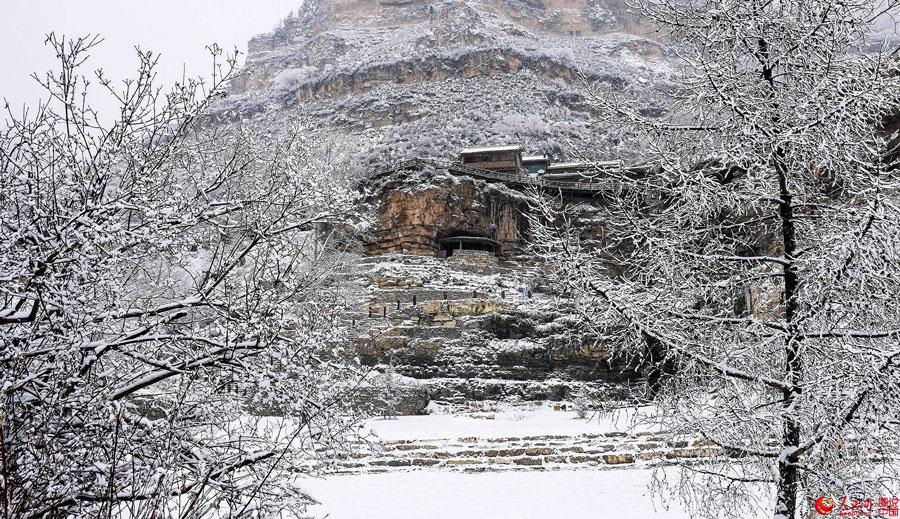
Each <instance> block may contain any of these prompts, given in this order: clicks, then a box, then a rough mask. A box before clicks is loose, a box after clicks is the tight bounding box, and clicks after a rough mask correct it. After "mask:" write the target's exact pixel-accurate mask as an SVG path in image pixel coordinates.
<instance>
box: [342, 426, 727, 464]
mask: <svg viewBox="0 0 900 519" xmlns="http://www.w3.org/2000/svg"><path fill="white" fill-rule="evenodd" d="M719 454H721V451H719V450H718V449H716V448H715V447H711V446H710V445H709V443H707V442H704V441H702V440H677V441H673V440H668V439H666V437H665V436H664V435H660V434H651V433H643V434H640V433H639V434H635V435H628V434H625V433H606V434H582V435H577V436H554V435H548V436H526V437H521V438H475V437H470V438H457V439H433V440H393V441H385V442H384V443H383V444H382V446H381V447H380V449H374V450H373V449H369V450H367V449H366V448H362V447H361V448H360V449H359V450H357V451H356V452H354V453H353V454H352V455H351V458H350V459H348V460H346V461H344V462H341V463H340V464H339V465H338V468H337V469H336V470H335V472H337V473H371V472H390V471H397V470H403V471H405V470H410V469H432V470H465V471H488V470H553V469H555V468H579V467H581V468H588V467H607V468H614V467H620V466H628V465H634V464H658V463H671V462H672V461H673V460H675V459H696V458H709V457H712V456H716V455H719Z"/></svg>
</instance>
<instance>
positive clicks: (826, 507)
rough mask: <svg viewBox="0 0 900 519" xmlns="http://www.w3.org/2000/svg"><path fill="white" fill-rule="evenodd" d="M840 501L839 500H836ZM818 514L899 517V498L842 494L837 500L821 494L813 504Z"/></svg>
mask: <svg viewBox="0 0 900 519" xmlns="http://www.w3.org/2000/svg"><path fill="white" fill-rule="evenodd" d="M838 501H840V502H838ZM813 508H815V509H816V513H817V514H818V515H835V516H839V517H900V498H897V496H892V497H879V498H878V499H877V500H875V499H872V498H871V497H868V498H866V499H856V498H855V497H847V496H842V497H841V498H839V500H836V499H832V498H830V497H827V496H822V497H820V498H819V499H816V502H815V503H814V504H813Z"/></svg>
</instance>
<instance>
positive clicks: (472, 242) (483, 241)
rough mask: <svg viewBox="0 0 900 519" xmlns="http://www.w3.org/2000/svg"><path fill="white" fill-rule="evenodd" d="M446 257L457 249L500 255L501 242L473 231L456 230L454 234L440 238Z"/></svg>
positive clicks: (439, 241)
mask: <svg viewBox="0 0 900 519" xmlns="http://www.w3.org/2000/svg"><path fill="white" fill-rule="evenodd" d="M438 243H440V245H441V249H443V251H444V256H445V257H450V256H452V255H453V252H454V251H457V250H477V251H486V252H490V253H493V254H494V255H495V256H499V255H500V242H498V241H497V240H493V239H491V238H486V237H484V236H476V235H474V234H471V233H464V232H454V233H452V236H447V237H446V238H441V239H440V240H438Z"/></svg>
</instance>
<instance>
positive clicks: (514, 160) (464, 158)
mask: <svg viewBox="0 0 900 519" xmlns="http://www.w3.org/2000/svg"><path fill="white" fill-rule="evenodd" d="M459 157H460V161H461V162H462V165H463V166H467V167H470V168H477V169H488V170H491V171H502V172H504V173H522V147H521V146H495V147H489V148H466V149H464V150H462V151H461V152H459Z"/></svg>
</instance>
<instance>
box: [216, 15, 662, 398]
mask: <svg viewBox="0 0 900 519" xmlns="http://www.w3.org/2000/svg"><path fill="white" fill-rule="evenodd" d="M645 32H646V28H644V27H641V26H640V25H639V24H638V23H636V22H635V21H634V20H633V19H631V18H630V17H629V16H628V15H627V14H626V11H625V8H624V3H623V0H306V1H305V3H304V4H303V7H302V8H301V9H300V10H299V11H298V12H297V13H296V14H295V15H292V16H290V17H288V18H287V19H285V20H284V21H283V23H282V24H281V26H279V28H278V29H276V30H275V31H273V32H271V33H269V34H264V35H260V36H258V37H256V38H254V39H253V40H252V41H251V42H250V52H249V55H248V58H247V63H246V67H245V70H244V71H243V73H242V75H241V76H240V77H239V78H237V79H236V80H235V81H234V84H233V85H232V86H233V89H232V93H231V94H230V95H229V96H228V97H227V98H226V99H224V100H223V101H222V102H220V103H219V104H218V106H216V108H215V111H214V115H215V116H218V117H225V118H227V117H253V118H257V119H260V120H263V121H265V123H266V124H269V125H272V126H274V127H277V126H278V125H280V124H283V123H286V122H287V120H288V119H289V118H290V117H291V116H293V115H295V114H301V115H302V116H304V117H307V118H310V119H312V120H313V122H314V123H315V126H316V127H318V128H321V129H322V130H323V131H326V132H328V133H337V134H344V135H346V136H348V137H349V139H350V140H349V145H348V146H347V147H346V148H347V149H348V150H349V152H350V153H351V155H353V163H354V164H355V165H356V166H357V167H358V168H359V170H360V172H361V173H362V177H363V178H364V179H365V180H364V181H363V185H364V186H365V187H366V188H367V189H370V191H369V192H370V193H373V196H372V198H370V200H369V204H370V207H371V209H372V213H373V215H374V218H373V220H374V225H373V228H372V231H373V232H372V236H370V237H369V240H368V242H367V246H368V253H369V254H370V257H368V258H366V259H365V260H364V261H363V263H362V265H361V269H360V271H359V272H357V273H356V274H355V283H357V285H358V288H359V293H360V294H362V296H361V301H360V302H359V304H358V305H357V306H355V307H354V309H353V310H352V311H351V312H349V314H348V316H347V318H348V321H350V323H351V326H352V327H353V329H354V330H355V336H356V342H357V347H358V353H359V356H360V358H361V359H362V361H363V362H364V363H367V364H371V365H377V366H379V369H380V370H381V371H385V372H389V373H386V374H385V375H386V376H385V377H384V378H383V379H384V380H387V381H388V382H389V384H388V385H389V386H390V387H387V388H386V390H385V391H383V392H382V393H383V394H386V395H388V397H389V398H393V397H391V395H394V396H395V397H397V398H399V397H400V396H402V397H403V398H402V400H403V402H402V403H401V404H396V403H395V404H396V405H399V407H401V408H402V412H404V413H415V412H420V411H421V410H422V408H423V407H424V405H425V404H426V403H427V402H428V400H429V399H451V400H452V399H458V398H463V399H493V398H498V399H515V398H521V399H550V398H552V399H561V398H569V397H571V396H572V395H573V394H574V393H576V392H578V391H581V390H589V391H597V390H603V391H609V392H610V393H611V394H617V393H621V392H623V390H624V387H625V385H627V384H628V383H629V382H630V381H632V380H633V379H635V378H637V377H638V376H639V374H638V373H636V372H635V371H634V370H626V369H624V366H622V365H620V364H619V363H618V361H616V359H614V358H612V357H611V353H610V352H611V351H612V349H611V348H610V345H607V344H602V343H599V342H593V341H592V339H591V338H585V337H583V336H581V335H580V334H578V333H577V330H575V329H574V328H573V327H574V326H575V324H574V323H575V321H574V319H572V316H571V315H570V314H571V312H572V309H571V308H569V309H567V308H566V303H565V301H562V304H561V303H560V299H559V294H556V293H554V291H553V290H552V289H550V288H549V287H547V286H545V285H544V284H543V283H542V282H541V279H542V273H541V267H540V265H539V264H536V263H535V262H533V261H532V260H529V259H528V258H527V257H518V255H519V253H520V252H521V250H522V246H523V245H524V240H527V229H526V228H525V223H524V217H523V213H524V212H525V211H527V193H526V191H525V190H524V189H521V187H522V186H517V187H515V188H513V187H510V186H509V185H506V184H504V183H502V182H500V183H497V182H491V181H485V180H484V179H482V178H474V177H471V176H465V175H454V174H448V172H447V171H446V168H445V169H444V170H443V172H442V171H441V168H430V167H424V168H407V169H400V170H395V171H394V174H392V175H388V176H386V177H384V176H382V175H380V173H378V171H380V168H382V167H383V166H385V165H388V164H396V163H398V162H399V161H401V160H403V159H408V158H412V157H431V158H437V159H446V160H454V159H455V157H456V153H457V152H458V151H459V149H460V148H462V147H465V146H472V145H479V146H480V145H493V144H504V143H517V144H522V145H523V146H524V147H525V149H527V150H529V152H533V153H545V154H548V155H550V156H552V157H554V158H555V159H558V160H559V159H565V158H568V157H571V156H573V155H575V154H577V155H578V156H579V157H583V158H609V157H615V158H625V159H627V158H628V156H629V154H630V153H631V152H632V148H629V146H628V143H623V142H621V141H620V140H619V139H620V137H619V136H618V135H611V134H609V133H608V132H607V131H606V129H605V128H603V127H598V126H597V125H595V123H594V122H593V121H595V120H596V114H594V113H592V109H591V104H590V103H589V102H588V100H587V99H586V97H585V92H584V86H585V84H586V83H594V82H599V83H602V84H603V85H605V86H607V87H609V88H611V89H614V90H620V91H621V90H629V91H630V92H629V94H631V95H637V96H639V97H642V98H643V99H644V100H645V102H646V103H647V105H648V106H649V107H652V105H653V104H654V100H655V99H656V98H658V97H659V96H661V95H663V93H664V91H665V90H666V88H667V85H668V83H667V81H668V78H669V77H670V75H671V74H672V73H673V70H674V62H673V59H672V57H671V56H669V55H668V53H667V51H666V50H665V48H664V47H663V46H662V45H660V44H659V43H657V42H655V41H654V40H652V39H649V38H646V37H644V36H642V34H643V33H645ZM598 229H599V227H598ZM598 232H600V231H598ZM451 236H457V237H459V236H465V237H470V238H477V239H479V240H482V242H480V243H483V244H485V243H486V244H495V245H496V246H497V247H498V248H499V250H497V251H495V252H497V253H499V254H496V255H495V254H493V253H487V252H485V251H480V250H465V251H454V253H453V254H451V255H450V256H449V257H447V254H446V251H445V250H443V249H442V247H443V242H442V240H446V239H447V238H448V237H451ZM491 246H493V245H491ZM391 374H395V375H396V378H399V382H398V384H399V386H398V385H395V384H394V383H393V382H391V381H393V380H394V378H395V377H393V376H392V375H391ZM373 387H374V386H373ZM382 389H385V388H382ZM374 391H375V392H376V393H378V388H377V387H375V388H374Z"/></svg>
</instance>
